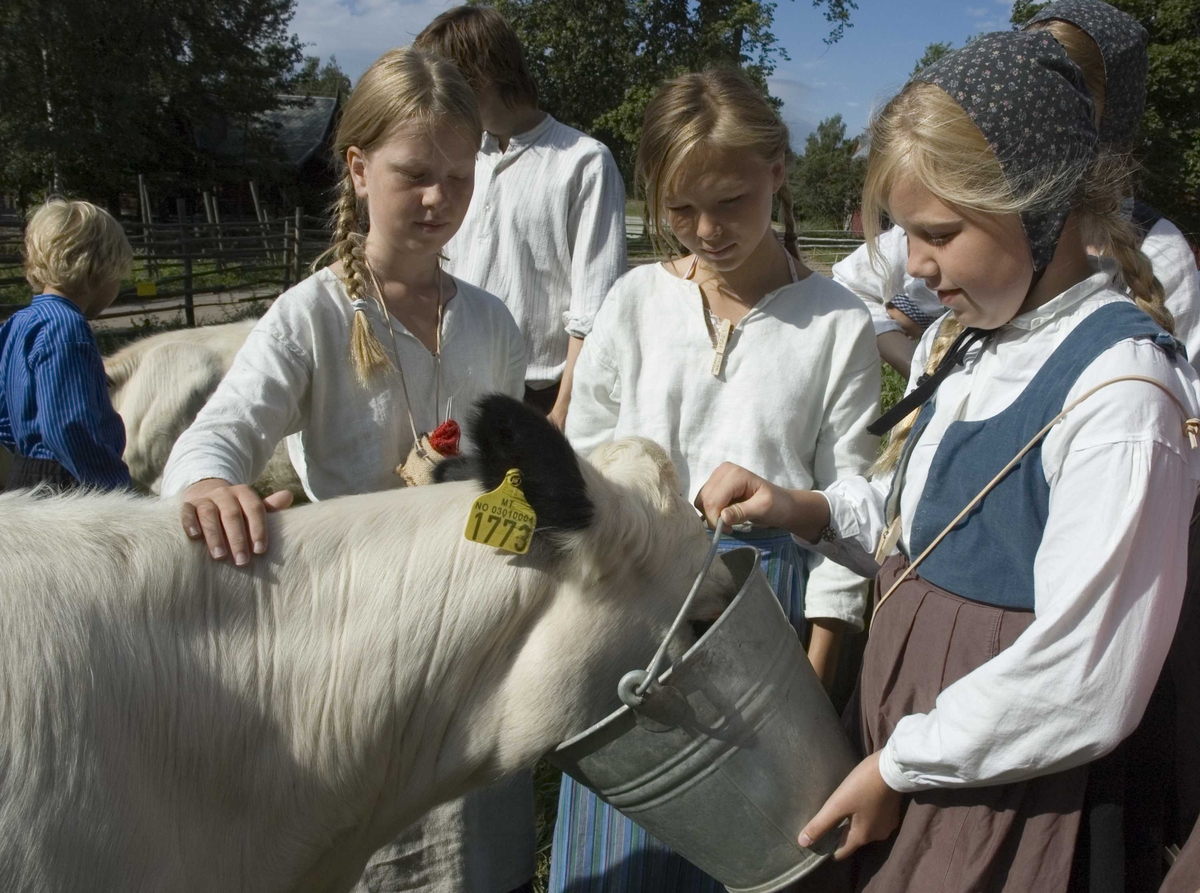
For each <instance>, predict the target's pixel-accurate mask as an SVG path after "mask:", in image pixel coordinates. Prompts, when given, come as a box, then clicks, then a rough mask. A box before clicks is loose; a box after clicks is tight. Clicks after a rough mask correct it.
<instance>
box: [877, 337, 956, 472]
mask: <svg viewBox="0 0 1200 893" xmlns="http://www.w3.org/2000/svg"><path fill="white" fill-rule="evenodd" d="M962 332H963V325H962V323H960V322H959V321H958V320H957V319H955V318H954V317H953V316H952V315H950V314H949V313H947V314H946V315H945V316H944V317H942V325H941V328H939V329H938V333H937V337H935V338H934V339H933V347H932V348H931V349H930V351H929V359H927V360H926V361H925V373H926V374H927V375H932V374H933V373H934V372H935V371H937V367H938V364H940V363H941V362H942V358H943V357H945V356H946V352H947V351H949V350H950V347H951V346H952V345H953V344H954V342H955V340H956V339H957V338H958V336H959V335H961V334H962ZM920 412H921V408H920V407H917V408H916V409H914V410H913V411H912V412H910V413H909V414H908V415H907V416H905V417H904V418H903V419H902V420H901V421H900V423H899V424H897V425H896V427H895V428H893V429H892V431H891V434H890V435H889V436H888V442H887V446H886V447H884V450H883V452H882V453H880V454H879V458H878V459H876V460H875V464H874V465H872V466H871V472H872V473H873V474H884V473H886V472H889V471H891V470H892V469H893V468H895V467H896V465H897V464H899V462H900V454H901V453H902V452H904V442H905V441H906V440H908V435H909V434H910V433H911V432H912V427H913V425H915V424H916V422H917V415H918V414H919V413H920Z"/></svg>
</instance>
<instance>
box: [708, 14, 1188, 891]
mask: <svg viewBox="0 0 1200 893" xmlns="http://www.w3.org/2000/svg"><path fill="white" fill-rule="evenodd" d="M1127 170H1128V169H1127V167H1126V166H1125V165H1123V164H1122V163H1121V161H1120V159H1112V158H1108V157H1104V156H1103V155H1101V154H1100V153H1099V152H1098V137H1097V131H1096V125H1095V119H1094V112H1093V106H1092V102H1091V98H1090V96H1089V95H1088V92H1087V90H1086V87H1085V86H1084V81H1083V75H1082V73H1081V72H1080V70H1079V68H1078V67H1077V66H1076V65H1075V64H1074V63H1073V62H1071V60H1070V59H1069V58H1068V56H1067V54H1066V53H1065V51H1064V50H1063V48H1062V47H1061V46H1060V45H1059V44H1058V43H1057V42H1056V41H1055V40H1054V39H1053V38H1052V37H1050V36H1049V35H1047V34H1045V33H1042V32H1037V31H1032V32H1024V33H1012V32H1010V33H1003V34H991V35H987V36H985V37H981V38H979V39H977V40H975V41H973V42H972V43H971V44H969V45H968V46H967V47H965V48H964V49H962V50H959V51H957V52H954V53H951V54H949V55H948V56H946V57H945V58H943V59H942V60H940V61H939V62H937V63H935V64H934V65H933V66H931V67H930V68H927V69H925V70H924V71H922V72H920V73H919V74H918V75H916V76H915V77H914V78H913V80H911V81H910V82H909V83H908V84H907V85H906V86H905V88H904V89H903V90H902V91H901V92H900V94H899V95H898V96H897V97H896V98H895V99H893V100H892V101H891V102H890V103H888V105H887V106H886V107H885V108H884V109H883V110H882V112H881V113H880V114H879V115H878V116H877V117H876V118H875V120H874V121H873V122H872V124H871V151H870V156H869V159H868V167H867V176H866V183H865V187H864V202H863V204H864V220H865V221H867V223H868V226H869V228H870V229H872V230H874V232H872V233H870V235H871V236H872V237H873V236H874V235H875V234H876V233H877V232H878V228H879V222H880V219H881V217H882V216H883V214H884V213H887V214H888V216H890V217H891V218H892V219H893V220H895V221H896V223H897V224H898V225H899V226H901V227H903V229H904V231H905V232H906V233H907V234H908V271H909V272H910V273H911V274H912V275H913V276H914V277H918V278H921V279H923V280H924V281H925V284H926V285H927V286H928V287H929V288H930V290H931V291H934V292H935V293H937V295H938V297H939V299H940V300H941V302H942V303H943V304H944V305H945V306H946V307H947V309H948V311H949V312H948V313H947V314H946V315H945V316H943V317H942V321H941V322H940V323H938V324H935V325H933V326H931V327H930V328H929V329H928V330H927V331H926V333H925V335H924V336H923V337H922V340H921V342H920V344H919V345H918V347H917V352H916V356H915V359H914V364H913V368H914V376H913V381H912V382H911V384H910V390H909V394H908V395H907V396H906V397H905V398H904V400H902V401H901V403H900V405H899V407H898V410H897V411H896V412H895V413H891V412H889V413H888V414H886V415H885V416H884V417H883V418H882V419H880V420H879V422H878V423H876V424H873V425H872V428H873V430H876V431H878V430H880V429H881V428H884V429H885V428H889V427H893V426H894V425H895V424H896V421H897V420H898V419H899V418H901V417H904V416H907V418H905V420H904V421H903V423H901V424H900V426H899V427H893V432H892V443H891V446H890V447H889V449H888V450H887V452H886V453H885V455H884V457H883V460H882V463H881V465H882V467H881V468H880V469H879V470H878V471H877V473H876V475H875V476H874V478H873V479H871V478H868V477H863V476H851V477H845V478H843V479H841V480H838V481H837V482H835V483H833V484H832V485H830V486H827V487H825V488H823V490H821V491H818V490H813V489H792V488H789V487H787V486H786V485H784V486H779V485H777V484H775V483H772V482H768V481H766V480H764V479H763V478H762V477H761V476H759V475H756V474H752V473H751V472H749V471H747V470H746V469H744V468H741V467H738V466H736V465H732V464H727V465H724V466H722V467H721V468H720V469H718V470H717V472H716V473H715V474H714V475H713V476H712V477H711V478H710V479H709V481H708V482H707V483H706V484H705V485H704V487H703V488H702V489H701V491H700V494H699V496H698V498H697V504H698V505H699V506H700V507H701V508H702V510H703V511H704V513H705V515H706V516H707V517H708V518H709V519H710V520H714V521H715V519H716V518H717V516H718V515H720V516H723V517H724V518H725V520H726V522H727V523H728V522H738V521H744V520H751V521H755V522H757V523H760V524H770V525H777V526H780V527H783V528H785V529H787V530H790V531H791V532H792V533H793V534H794V535H796V536H797V537H799V538H801V539H803V540H805V541H807V542H812V543H816V542H817V541H820V545H818V546H816V547H817V548H820V549H822V550H823V551H825V553H826V554H828V555H831V556H836V557H837V558H838V559H839V560H843V561H846V562H848V563H851V564H853V565H854V566H856V567H867V566H869V565H872V564H874V563H875V560H879V561H881V562H882V568H881V569H880V570H879V575H878V582H877V590H876V591H877V593H878V601H877V602H876V608H875V613H874V616H873V619H872V621H871V631H870V638H869V640H868V644H867V648H866V654H865V655H864V659H863V668H862V673H861V676H860V678H859V685H858V688H857V690H856V693H855V697H854V699H852V701H851V704H850V707H849V708H848V709H847V713H846V716H845V719H846V726H847V729H848V730H850V731H851V733H852V736H853V738H854V739H856V740H857V743H858V744H859V745H860V747H861V754H862V757H863V760H862V762H861V763H860V764H859V765H858V766H857V767H856V768H855V769H854V770H853V771H852V772H851V773H850V775H849V776H848V777H847V778H846V780H845V781H844V782H843V783H842V784H841V786H840V787H839V788H838V789H837V790H836V791H835V792H834V793H833V794H832V795H831V796H830V798H829V800H828V801H827V802H826V803H825V805H824V806H823V807H822V809H821V810H820V811H819V812H818V814H817V815H816V816H815V817H814V818H813V819H812V820H811V821H810V822H809V823H808V825H807V826H806V827H805V828H803V829H799V843H800V844H801V845H802V846H809V845H815V842H817V841H819V840H822V839H827V841H828V842H830V843H833V844H836V845H837V853H836V855H837V857H838V858H846V857H847V856H850V855H851V854H855V860H854V863H853V867H854V869H855V870H856V872H857V886H858V889H860V890H872V891H887V893H902V891H913V893H916V891H927V890H939V891H943V893H955V891H963V893H966V891H978V890H989V891H1012V893H1016V891H1022V893H1024V891H1030V890H1036V891H1038V893H1067V891H1069V890H1090V891H1093V893H1095V891H1109V890H1113V891H1124V890H1126V889H1133V887H1132V886H1130V887H1127V886H1126V881H1127V880H1129V881H1134V880H1136V881H1137V882H1139V883H1145V882H1146V881H1147V878H1145V877H1144V876H1142V875H1141V874H1139V873H1138V870H1137V869H1136V868H1134V867H1133V866H1134V865H1135V862H1134V860H1133V859H1132V858H1131V857H1130V853H1131V852H1134V851H1135V850H1139V849H1140V848H1141V845H1142V844H1143V843H1146V842H1147V841H1149V842H1150V843H1151V844H1152V843H1153V841H1152V840H1150V838H1152V837H1153V835H1152V834H1149V835H1147V834H1140V835H1131V836H1130V837H1128V838H1126V837H1125V825H1124V823H1123V821H1122V808H1121V807H1122V802H1123V801H1122V794H1121V792H1122V790H1123V788H1124V784H1125V779H1126V770H1127V768H1131V762H1130V761H1127V760H1126V759H1125V757H1126V743H1125V739H1127V738H1128V737H1129V736H1130V735H1131V733H1133V732H1135V730H1137V729H1138V727H1139V724H1140V723H1141V722H1142V719H1143V714H1144V713H1145V712H1146V709H1147V705H1148V704H1149V703H1150V701H1151V693H1152V692H1153V691H1154V689H1155V686H1156V683H1157V681H1158V679H1159V675H1160V672H1161V671H1162V669H1163V665H1164V661H1165V658H1166V656H1167V652H1168V649H1169V648H1170V645H1171V642H1172V637H1173V635H1174V632H1175V627H1176V623H1177V621H1178V618H1179V612H1180V605H1181V603H1182V601H1183V591H1184V583H1185V579H1186V566H1187V543H1188V520H1189V518H1190V516H1191V511H1192V505H1193V502H1194V500H1195V498H1196V492H1197V484H1198V481H1200V449H1197V435H1198V434H1200V421H1198V420H1197V417H1198V416H1200V382H1198V381H1197V377H1196V372H1195V370H1194V369H1192V367H1191V366H1190V365H1189V364H1188V362H1187V359H1186V358H1185V356H1184V352H1183V351H1182V350H1181V349H1180V348H1179V344H1178V342H1177V341H1176V340H1175V339H1174V337H1173V336H1172V335H1171V334H1170V329H1171V316H1170V313H1169V312H1167V311H1166V309H1165V307H1164V306H1163V296H1162V289H1161V286H1160V285H1158V283H1157V282H1156V280H1155V279H1154V277H1153V275H1152V273H1151V271H1150V269H1149V263H1148V261H1147V260H1146V259H1145V257H1144V256H1142V255H1141V253H1140V252H1139V251H1138V249H1137V247H1136V245H1137V242H1136V236H1135V234H1134V233H1133V231H1132V229H1131V227H1130V226H1129V224H1128V223H1127V222H1126V221H1125V220H1124V218H1123V217H1122V214H1121V200H1122V197H1123V196H1124V195H1125V192H1126V184H1125V182H1124V176H1126V174H1127ZM1096 235H1103V236H1104V237H1105V239H1106V240H1107V241H1108V243H1109V244H1111V245H1112V247H1113V252H1112V255H1113V256H1112V257H1111V258H1107V257H1099V258H1098V257H1093V256H1091V255H1089V254H1088V251H1087V247H1088V245H1089V243H1090V242H1091V241H1092V239H1093V237H1094V236H1096ZM921 370H925V371H926V373H927V374H922V375H920V376H918V375H917V374H916V373H918V372H920V371H921ZM1195 682H1196V680H1190V681H1188V683H1189V684H1195ZM1124 803H1126V804H1128V806H1129V807H1130V809H1131V810H1132V809H1133V808H1134V807H1137V808H1138V809H1140V808H1141V807H1142V806H1143V804H1142V803H1141V802H1138V801H1136V800H1125V801H1124ZM1132 815H1133V814H1132V813H1131V814H1130V816H1128V817H1127V818H1128V819H1132ZM843 820H848V822H846V824H845V825H844V826H843V825H842V822H843ZM1129 826H1130V827H1131V828H1135V829H1137V830H1138V831H1143V830H1144V826H1143V825H1142V824H1141V823H1140V821H1139V820H1135V819H1134V820H1131V821H1129ZM1143 838H1145V840H1143ZM1152 849H1154V850H1156V852H1154V853H1153V859H1154V862H1155V863H1156V864H1157V865H1158V866H1161V849H1159V847H1152ZM1136 864H1144V863H1141V862H1138V863H1136ZM1126 871H1129V874H1126V873H1125V872H1126ZM1137 889H1142V887H1137ZM1146 889H1153V886H1152V885H1151V886H1149V887H1147V888H1146Z"/></svg>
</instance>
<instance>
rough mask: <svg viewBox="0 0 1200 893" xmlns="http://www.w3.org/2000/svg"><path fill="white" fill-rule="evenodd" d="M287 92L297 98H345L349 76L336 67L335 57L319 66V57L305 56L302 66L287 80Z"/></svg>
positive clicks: (348, 86)
mask: <svg viewBox="0 0 1200 893" xmlns="http://www.w3.org/2000/svg"><path fill="white" fill-rule="evenodd" d="M287 86H288V91H289V92H291V93H294V94H296V95H297V96H346V95H348V94H349V93H350V76H349V75H347V74H346V72H344V71H342V69H341V66H339V65H338V61H337V56H330V57H329V61H328V62H326V63H325V64H324V65H322V64H321V57H320V56H305V57H304V64H302V65H301V66H300V69H299V70H298V71H297V72H296V73H295V74H293V75H292V76H291V77H290V78H289V79H288V84H287Z"/></svg>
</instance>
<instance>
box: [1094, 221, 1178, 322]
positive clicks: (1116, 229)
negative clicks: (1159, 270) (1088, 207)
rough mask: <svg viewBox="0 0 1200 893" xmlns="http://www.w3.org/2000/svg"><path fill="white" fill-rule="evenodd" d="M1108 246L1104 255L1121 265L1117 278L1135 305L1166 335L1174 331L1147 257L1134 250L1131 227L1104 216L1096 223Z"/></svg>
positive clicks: (1164, 295)
mask: <svg viewBox="0 0 1200 893" xmlns="http://www.w3.org/2000/svg"><path fill="white" fill-rule="evenodd" d="M1097 222H1098V223H1099V224H1100V225H1101V227H1102V231H1103V232H1104V234H1105V235H1106V236H1107V242H1108V244H1107V245H1106V246H1104V247H1105V249H1106V251H1105V253H1106V254H1111V256H1112V257H1113V258H1115V259H1116V261H1117V263H1118V264H1120V266H1121V278H1122V279H1124V280H1125V285H1126V287H1127V288H1128V289H1129V291H1130V293H1131V294H1132V295H1133V299H1134V300H1135V301H1136V302H1137V305H1138V306H1139V307H1141V308H1142V309H1143V310H1145V311H1146V313H1148V314H1149V315H1150V318H1151V319H1153V320H1154V321H1155V322H1156V323H1158V324H1159V325H1160V326H1162V327H1163V328H1164V329H1166V330H1167V331H1168V332H1174V331H1175V318H1174V317H1172V316H1171V311H1170V310H1168V309H1167V305H1166V292H1165V291H1163V287H1162V283H1161V282H1159V281H1158V277H1157V276H1155V275H1154V267H1153V266H1151V264H1150V258H1148V257H1146V255H1145V254H1143V253H1142V250H1141V248H1139V247H1138V242H1137V236H1136V235H1135V234H1134V231H1133V227H1132V226H1130V224H1129V223H1127V222H1126V221H1125V220H1124V218H1122V217H1120V216H1118V215H1115V214H1114V215H1105V216H1104V217H1103V218H1100V219H1099V220H1098V221H1097Z"/></svg>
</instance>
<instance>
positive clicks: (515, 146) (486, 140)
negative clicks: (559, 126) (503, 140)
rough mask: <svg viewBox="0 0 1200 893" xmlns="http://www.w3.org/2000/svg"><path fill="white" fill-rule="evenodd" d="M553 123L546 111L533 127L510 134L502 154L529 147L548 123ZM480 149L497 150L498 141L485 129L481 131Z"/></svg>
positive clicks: (513, 152) (538, 137)
mask: <svg viewBox="0 0 1200 893" xmlns="http://www.w3.org/2000/svg"><path fill="white" fill-rule="evenodd" d="M553 123H554V116H553V115H551V114H549V113H546V116H545V117H544V118H542V120H541V121H539V122H538V123H537V124H535V125H533V127H530V128H529V129H528V130H526V131H525V132H524V133H514V134H513V135H512V136H510V137H509V138H508V148H507V149H505V150H504V152H503V154H504V155H512V154H515V153H516V152H519V151H521V150H522V149H527V148H529V147H530V146H532V145H533V144H534V143H536V142H537V141H538V139H540V138H541V136H542V134H544V133H545V132H546V131H547V130H549V129H550V125H551V124H553ZM481 149H482V150H483V151H484V152H485V153H491V152H499V151H500V141H499V140H498V139H496V137H494V136H493V135H492V134H490V133H488V132H487V131H486V130H485V131H484V132H483V145H482V146H481Z"/></svg>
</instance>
